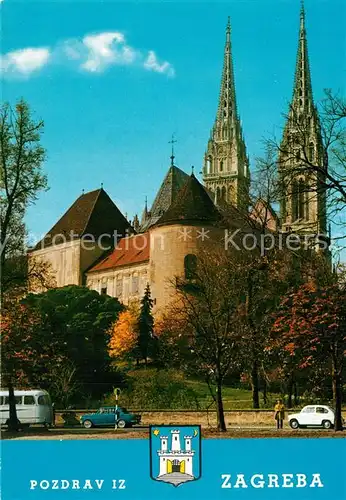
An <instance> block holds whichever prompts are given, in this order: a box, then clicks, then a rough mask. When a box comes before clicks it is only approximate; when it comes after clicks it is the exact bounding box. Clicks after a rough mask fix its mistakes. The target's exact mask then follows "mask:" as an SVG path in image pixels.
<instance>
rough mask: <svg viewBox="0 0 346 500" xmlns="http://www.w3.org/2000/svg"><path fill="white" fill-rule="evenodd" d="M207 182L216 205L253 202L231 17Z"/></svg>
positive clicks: (205, 176)
mask: <svg viewBox="0 0 346 500" xmlns="http://www.w3.org/2000/svg"><path fill="white" fill-rule="evenodd" d="M203 181H204V184H205V186H206V188H207V189H208V190H209V191H210V192H212V193H213V194H214V196H215V203H217V204H220V203H224V202H226V203H231V204H233V205H234V206H236V207H238V208H240V209H246V208H247V206H248V199H249V185H250V172H249V161H248V158H247V154H246V147H245V142H244V137H243V132H242V127H241V123H240V119H239V116H238V113H237V102H236V95H235V85H234V74H233V62H232V51H231V25H230V19H229V18H228V24H227V28H226V45H225V53H224V62H223V72H222V80H221V89H220V98H219V106H218V110H217V114H216V120H215V123H214V126H213V128H212V130H211V134H210V139H209V141H208V146H207V150H206V153H205V157H204V169H203Z"/></svg>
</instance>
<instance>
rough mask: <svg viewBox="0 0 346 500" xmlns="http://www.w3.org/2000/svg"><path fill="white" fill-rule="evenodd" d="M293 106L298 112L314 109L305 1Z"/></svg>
mask: <svg viewBox="0 0 346 500" xmlns="http://www.w3.org/2000/svg"><path fill="white" fill-rule="evenodd" d="M292 106H293V108H294V109H296V110H301V111H305V112H306V111H309V110H311V109H312V107H313V95H312V85H311V75H310V64H309V56H308V43H307V38H306V28H305V8H304V2H303V0H302V2H301V9H300V27H299V41H298V53H297V62H296V73H295V78H294V89H293V100H292Z"/></svg>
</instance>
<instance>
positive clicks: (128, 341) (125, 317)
mask: <svg viewBox="0 0 346 500" xmlns="http://www.w3.org/2000/svg"><path fill="white" fill-rule="evenodd" d="M109 333H110V341H109V344H108V352H109V355H110V356H111V357H112V358H123V357H125V356H126V355H127V354H129V353H130V352H131V351H132V350H133V349H134V348H135V347H136V344H137V338H138V332H137V316H136V315H135V314H134V313H133V312H131V311H123V312H121V313H120V314H119V318H118V319H117V321H116V322H115V323H114V324H113V325H112V327H111V329H110V332H109Z"/></svg>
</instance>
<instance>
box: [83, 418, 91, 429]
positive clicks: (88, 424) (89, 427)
mask: <svg viewBox="0 0 346 500" xmlns="http://www.w3.org/2000/svg"><path fill="white" fill-rule="evenodd" d="M83 425H84V427H85V428H86V429H91V427H92V426H93V424H92V422H91V420H84V422H83Z"/></svg>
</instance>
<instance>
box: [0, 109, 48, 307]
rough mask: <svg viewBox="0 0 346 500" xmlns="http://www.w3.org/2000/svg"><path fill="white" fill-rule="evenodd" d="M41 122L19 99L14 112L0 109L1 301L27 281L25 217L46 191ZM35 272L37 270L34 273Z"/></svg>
mask: <svg viewBox="0 0 346 500" xmlns="http://www.w3.org/2000/svg"><path fill="white" fill-rule="evenodd" d="M42 132H43V121H41V120H39V121H35V120H34V119H33V118H32V114H31V111H30V108H29V105H28V104H27V103H26V102H25V101H23V100H20V101H19V102H18V103H17V105H16V107H15V109H14V110H13V109H12V108H11V106H10V105H9V104H4V105H3V106H2V107H1V109H0V189H1V199H0V211H1V215H0V220H1V238H0V243H1V258H0V267H1V298H2V299H3V298H4V296H5V295H6V294H8V293H9V292H13V291H14V289H17V288H19V289H22V287H23V286H25V283H26V280H27V278H28V266H27V261H26V257H25V236H26V230H25V224H24V216H25V213H26V209H27V207H28V206H29V205H30V204H32V203H34V202H35V200H36V199H37V195H38V193H39V192H40V191H42V190H44V189H46V188H47V178H46V176H45V175H44V173H43V172H42V164H43V162H44V159H45V150H44V148H43V147H42V146H41V144H40V140H41V135H42ZM35 272H37V269H36V270H35Z"/></svg>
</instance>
